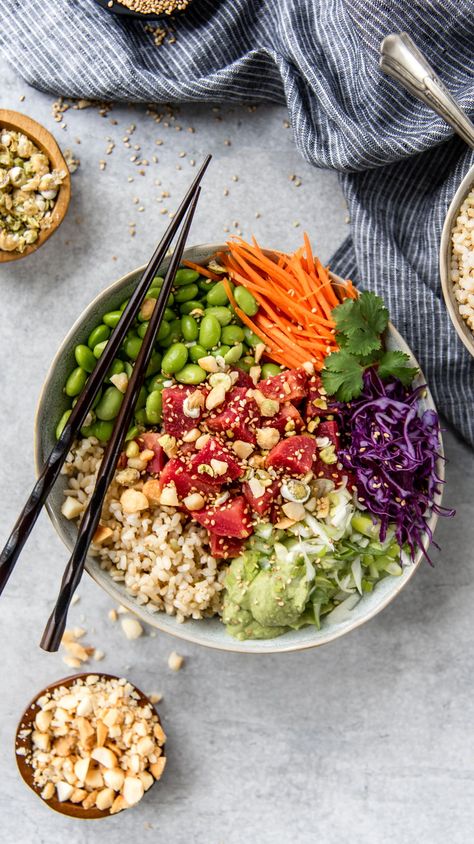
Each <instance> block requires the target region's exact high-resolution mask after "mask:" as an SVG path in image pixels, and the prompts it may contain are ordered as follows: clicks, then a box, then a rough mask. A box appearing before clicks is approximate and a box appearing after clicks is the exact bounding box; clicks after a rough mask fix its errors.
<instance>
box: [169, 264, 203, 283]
mask: <svg viewBox="0 0 474 844" xmlns="http://www.w3.org/2000/svg"><path fill="white" fill-rule="evenodd" d="M198 278H199V273H197V272H196V270H191V269H188V268H187V267H181V269H179V270H178V271H177V273H176V275H175V277H174V285H175V287H185V286H186V285H188V284H193V283H194V282H195V281H197V280H198Z"/></svg>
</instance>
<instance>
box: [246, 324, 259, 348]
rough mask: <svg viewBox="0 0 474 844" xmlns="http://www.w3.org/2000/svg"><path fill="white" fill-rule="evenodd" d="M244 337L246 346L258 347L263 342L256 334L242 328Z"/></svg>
mask: <svg viewBox="0 0 474 844" xmlns="http://www.w3.org/2000/svg"><path fill="white" fill-rule="evenodd" d="M244 335H245V342H246V343H247V346H258V344H259V343H262V342H263V341H262V340H261V339H260V337H259V336H258V334H254V332H253V331H251V330H250V328H247V327H245V328H244Z"/></svg>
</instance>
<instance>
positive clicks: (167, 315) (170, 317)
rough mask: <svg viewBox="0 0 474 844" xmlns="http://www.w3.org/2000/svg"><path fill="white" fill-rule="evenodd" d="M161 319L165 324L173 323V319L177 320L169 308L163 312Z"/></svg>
mask: <svg viewBox="0 0 474 844" xmlns="http://www.w3.org/2000/svg"><path fill="white" fill-rule="evenodd" d="M163 319H165V320H166V322H173V320H174V319H177V316H176V314H175V312H174V311H172V310H171V308H165V310H164V312H163Z"/></svg>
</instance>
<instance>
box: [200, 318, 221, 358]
mask: <svg viewBox="0 0 474 844" xmlns="http://www.w3.org/2000/svg"><path fill="white" fill-rule="evenodd" d="M220 339H221V324H220V322H219V320H218V319H217V317H216V316H214V314H205V316H203V318H202V320H201V325H200V326H199V345H200V346H204V348H205V349H212V347H213V346H217V344H218V342H219V340H220Z"/></svg>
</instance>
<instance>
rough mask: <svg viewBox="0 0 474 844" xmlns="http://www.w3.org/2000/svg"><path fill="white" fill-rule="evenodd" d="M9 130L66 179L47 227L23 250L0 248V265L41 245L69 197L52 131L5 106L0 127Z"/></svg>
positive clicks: (0, 113) (60, 217)
mask: <svg viewBox="0 0 474 844" xmlns="http://www.w3.org/2000/svg"><path fill="white" fill-rule="evenodd" d="M1 128H4V129H12V130H13V131H16V132H22V133H23V134H24V135H26V136H27V137H28V138H30V139H31V140H32V141H33V143H35V144H36V146H37V147H39V149H40V150H41V151H42V152H44V153H45V155H47V156H48V158H49V160H50V162H51V165H52V168H53V170H65V171H66V178H65V179H64V181H63V182H62V183H61V186H60V188H59V191H58V195H57V197H56V202H55V204H54V207H53V210H52V212H51V225H50V227H49V228H48V229H43V230H42V231H41V232H40V235H39V237H38V240H36V241H35V242H34V243H32V244H31V245H30V246H27V247H26V249H25V250H24V252H6V251H5V250H4V249H0V264H6V263H8V261H17V260H18V259H19V258H25V257H26V256H27V255H31V253H32V252H35V251H36V250H37V249H39V247H40V246H42V245H43V243H45V241H46V240H48V238H49V237H51V235H52V234H53V232H55V231H56V229H57V228H58V227H59V226H60V225H61V223H62V221H63V219H64V217H65V216H66V211H67V209H68V205H69V200H70V198H71V176H70V174H69V169H68V166H67V164H66V162H65V160H64V156H63V154H62V152H61V150H60V149H59V147H58V145H57V143H56V141H55V140H54V138H53V136H52V134H51V132H48V130H47V129H45V128H44V126H42V125H41V123H37V122H36V120H32V119H31V117H27V116H26V114H20V113H19V112H18V111H9V110H8V109H4V108H1V109H0V129H1Z"/></svg>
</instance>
